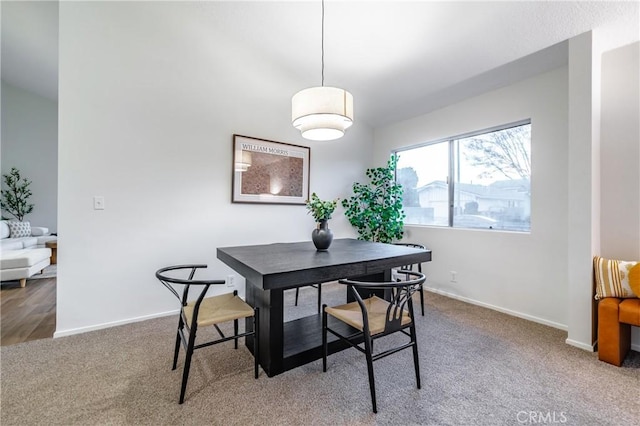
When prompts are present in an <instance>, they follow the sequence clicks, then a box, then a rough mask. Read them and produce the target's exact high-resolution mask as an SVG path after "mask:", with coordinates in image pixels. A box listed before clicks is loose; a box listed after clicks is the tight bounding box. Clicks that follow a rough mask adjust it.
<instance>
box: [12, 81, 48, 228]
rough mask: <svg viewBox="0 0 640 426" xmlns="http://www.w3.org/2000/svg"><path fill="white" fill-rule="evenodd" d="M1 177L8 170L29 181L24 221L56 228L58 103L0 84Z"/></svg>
mask: <svg viewBox="0 0 640 426" xmlns="http://www.w3.org/2000/svg"><path fill="white" fill-rule="evenodd" d="M1 156H2V174H7V173H9V171H10V170H11V167H16V168H18V169H19V170H20V172H21V174H22V176H23V177H26V178H28V179H29V180H31V181H32V184H31V186H30V188H31V192H32V193H33V196H32V197H31V198H30V200H29V201H30V202H31V203H32V204H34V206H35V207H34V209H33V212H32V213H31V214H29V215H27V217H26V220H28V221H29V222H31V224H32V225H35V226H46V227H47V228H49V230H50V231H51V232H56V230H57V229H58V207H57V205H58V105H57V102H55V101H52V100H50V99H47V98H44V97H42V96H38V95H35V94H33V93H31V92H28V91H26V90H24V89H21V88H18V87H14V86H11V85H9V84H6V83H5V82H4V81H3V82H2V149H1Z"/></svg>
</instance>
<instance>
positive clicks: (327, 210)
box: [307, 192, 338, 251]
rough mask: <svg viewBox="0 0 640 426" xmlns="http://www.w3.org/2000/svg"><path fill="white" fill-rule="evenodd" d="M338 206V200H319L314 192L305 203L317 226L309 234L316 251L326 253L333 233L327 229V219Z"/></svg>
mask: <svg viewBox="0 0 640 426" xmlns="http://www.w3.org/2000/svg"><path fill="white" fill-rule="evenodd" d="M337 206H338V199H337V198H336V199H335V200H329V201H325V200H321V199H320V198H319V197H318V195H317V194H316V193H315V192H314V193H313V194H311V199H309V201H307V210H309V213H311V215H312V216H313V218H314V219H315V221H316V223H317V224H318V225H317V227H316V229H314V230H313V232H312V233H311V240H312V241H313V244H314V245H315V246H316V249H317V250H318V251H326V250H327V249H328V248H329V246H330V245H331V242H332V241H333V233H332V232H331V230H330V229H329V219H331V215H332V214H333V212H334V211H335V209H336V207H337Z"/></svg>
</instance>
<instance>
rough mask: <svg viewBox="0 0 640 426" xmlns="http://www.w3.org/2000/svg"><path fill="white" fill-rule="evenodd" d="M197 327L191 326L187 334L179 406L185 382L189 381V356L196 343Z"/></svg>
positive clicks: (182, 398)
mask: <svg viewBox="0 0 640 426" xmlns="http://www.w3.org/2000/svg"><path fill="white" fill-rule="evenodd" d="M196 329H197V325H196V324H193V329H192V330H191V333H190V334H189V344H188V345H187V355H186V357H185V359H184V370H183V371H182V387H181V388H180V404H182V403H183V402H184V394H185V393H186V390H187V381H188V380H189V369H190V368H191V356H192V355H193V347H194V346H195V342H196Z"/></svg>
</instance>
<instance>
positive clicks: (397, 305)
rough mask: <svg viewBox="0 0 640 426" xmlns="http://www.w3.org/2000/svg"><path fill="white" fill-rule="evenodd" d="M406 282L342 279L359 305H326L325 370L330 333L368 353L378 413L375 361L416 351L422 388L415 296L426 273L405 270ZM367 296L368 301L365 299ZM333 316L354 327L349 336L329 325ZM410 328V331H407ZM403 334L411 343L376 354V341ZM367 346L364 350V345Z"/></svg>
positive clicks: (403, 271)
mask: <svg viewBox="0 0 640 426" xmlns="http://www.w3.org/2000/svg"><path fill="white" fill-rule="evenodd" d="M400 272H402V276H403V277H406V280H401V281H390V282H363V281H356V280H350V279H343V280H340V283H341V284H346V285H347V286H348V289H349V291H350V292H351V294H352V295H353V296H354V298H355V302H350V303H346V304H344V305H340V306H334V307H328V306H327V305H322V371H324V372H326V371H327V355H328V340H327V333H331V334H333V335H335V336H337V337H338V338H339V339H340V340H342V341H344V342H346V343H348V344H349V345H350V346H352V347H353V348H355V349H357V350H359V351H360V352H362V353H364V354H365V357H366V361H367V371H368V376H369V390H370V392H371V403H372V406H373V412H374V413H377V412H378V409H377V405H376V388H375V379H374V374H373V361H377V360H378V359H381V358H384V357H387V356H389V355H392V354H394V353H396V352H399V351H401V350H404V349H408V348H411V349H412V350H413V365H414V369H415V374H416V384H417V387H418V389H420V365H419V362H418V345H417V341H416V328H415V322H414V314H413V304H412V296H413V294H414V293H415V292H416V291H418V290H419V289H420V286H421V285H422V284H423V283H424V280H425V276H424V274H422V273H420V272H416V271H408V270H401V271H400ZM376 290H378V291H380V290H383V291H384V295H385V296H384V297H385V298H384V299H382V298H380V297H378V296H376V295H375V294H374V293H375V291H376ZM363 297H364V298H363ZM329 316H331V317H332V318H333V319H336V320H338V321H340V322H343V323H346V324H348V325H349V326H351V327H352V328H353V330H352V331H353V332H352V333H350V334H349V335H348V336H347V335H344V334H341V333H340V332H338V331H336V328H337V327H334V328H332V326H331V325H330V324H329V318H328V317H329ZM407 329H408V331H407ZM396 332H399V333H402V334H404V335H406V336H408V337H409V341H408V342H404V343H403V344H401V345H399V346H395V347H393V348H390V349H386V350H384V351H381V352H378V353H376V354H374V353H373V342H374V340H376V339H379V338H381V337H384V336H388V335H390V334H393V333H396ZM362 344H364V347H362V346H361V345H362Z"/></svg>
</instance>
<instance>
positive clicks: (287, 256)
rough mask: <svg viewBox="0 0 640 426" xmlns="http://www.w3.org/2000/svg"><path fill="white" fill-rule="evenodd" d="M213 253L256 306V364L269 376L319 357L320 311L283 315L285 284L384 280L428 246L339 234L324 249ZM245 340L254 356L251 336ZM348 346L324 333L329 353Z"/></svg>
mask: <svg viewBox="0 0 640 426" xmlns="http://www.w3.org/2000/svg"><path fill="white" fill-rule="evenodd" d="M217 258H218V259H219V260H220V261H222V262H223V263H225V264H226V265H227V266H229V267H230V268H231V269H233V270H234V271H236V272H237V273H238V274H239V275H241V276H243V277H244V278H245V281H246V287H245V297H246V301H247V303H248V304H249V305H251V306H253V307H257V308H259V320H260V321H259V328H260V329H259V330H258V331H259V348H260V354H259V361H260V365H261V366H262V368H263V370H264V371H265V372H266V374H267V376H269V377H273V376H275V375H278V374H281V373H283V372H285V371H288V370H291V369H293V368H296V367H299V366H301V365H304V364H307V363H309V362H312V361H314V360H317V359H320V358H322V315H321V314H314V315H309V316H306V317H304V318H299V319H296V320H293V321H285V319H284V303H283V301H284V290H287V289H292V288H297V287H303V286H308V285H312V284H321V283H326V282H330V281H335V280H339V279H342V278H351V279H354V278H357V279H361V280H362V279H365V280H368V281H375V282H380V281H388V280H390V279H391V271H392V269H394V268H398V267H401V266H403V265H411V264H418V263H422V262H429V261H431V250H429V249H426V250H422V249H417V248H411V247H406V246H402V245H395V244H387V243H379V242H371V241H364V240H358V239H352V238H342V239H335V240H333V242H332V244H331V246H330V247H329V249H328V250H326V251H319V250H317V249H316V247H315V246H314V245H313V243H312V242H311V241H302V242H290V243H273V244H260V245H245V246H234V247H219V248H218V249H217ZM345 294H346V292H345ZM345 298H346V297H345ZM345 302H346V300H345ZM245 327H247V328H248V329H252V327H253V321H246V323H245ZM345 327H349V326H347V325H346V324H345ZM346 331H347V330H345V332H346ZM245 345H246V346H247V347H248V349H249V350H250V351H251V353H253V354H254V356H255V355H256V354H255V353H254V347H253V339H246V340H245ZM347 347H348V345H347V344H346V343H345V342H343V341H340V340H338V338H337V337H335V336H333V337H332V338H330V339H329V342H328V351H329V353H334V352H337V351H340V350H342V349H345V348H347Z"/></svg>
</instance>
